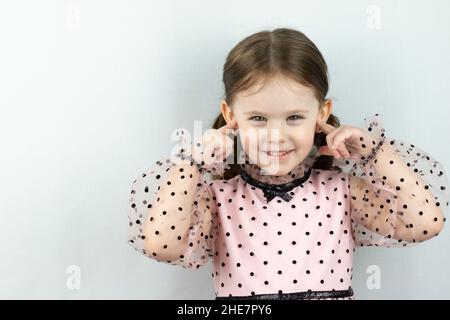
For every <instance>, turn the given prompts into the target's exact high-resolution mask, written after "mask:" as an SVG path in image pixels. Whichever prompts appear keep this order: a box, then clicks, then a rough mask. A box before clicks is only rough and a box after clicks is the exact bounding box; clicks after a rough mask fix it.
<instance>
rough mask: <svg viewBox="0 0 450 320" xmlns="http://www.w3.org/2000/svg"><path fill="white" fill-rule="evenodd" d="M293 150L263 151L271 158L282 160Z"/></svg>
mask: <svg viewBox="0 0 450 320" xmlns="http://www.w3.org/2000/svg"><path fill="white" fill-rule="evenodd" d="M293 151H294V150H283V151H264V153H265V154H267V155H268V156H269V157H270V158H271V159H275V160H284V159H287V158H288V157H289V155H290V154H291V153H292V152H293Z"/></svg>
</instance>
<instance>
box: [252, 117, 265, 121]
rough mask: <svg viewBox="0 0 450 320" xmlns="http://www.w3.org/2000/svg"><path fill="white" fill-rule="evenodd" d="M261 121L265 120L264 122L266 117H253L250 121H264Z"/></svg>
mask: <svg viewBox="0 0 450 320" xmlns="http://www.w3.org/2000/svg"><path fill="white" fill-rule="evenodd" d="M259 119H263V120H264V117H261V116H253V117H250V119H249V120H255V121H262V120H259Z"/></svg>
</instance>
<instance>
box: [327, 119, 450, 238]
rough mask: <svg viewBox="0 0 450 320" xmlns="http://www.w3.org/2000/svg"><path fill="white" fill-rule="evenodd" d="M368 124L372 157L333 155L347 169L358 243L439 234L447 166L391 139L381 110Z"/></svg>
mask: <svg viewBox="0 0 450 320" xmlns="http://www.w3.org/2000/svg"><path fill="white" fill-rule="evenodd" d="M366 123H367V131H366V133H367V134H369V135H370V136H371V137H373V141H366V142H367V143H368V144H369V145H370V146H371V148H369V150H368V155H369V156H366V157H364V158H360V159H342V160H338V159H334V161H335V165H336V166H337V167H340V169H341V170H342V171H344V172H346V173H348V182H349V198H350V199H349V202H350V213H351V219H352V231H353V237H354V239H355V244H356V245H357V246H383V247H402V246H411V245H415V244H418V243H420V242H423V241H425V240H428V239H431V238H433V237H435V236H437V235H438V234H439V233H440V232H441V230H442V228H443V225H444V222H445V216H446V214H447V211H448V204H449V199H450V193H449V182H448V179H447V176H446V174H445V170H444V168H443V166H442V165H441V164H440V163H439V162H438V161H436V160H435V159H434V158H433V157H431V156H430V155H429V154H427V153H426V152H424V151H423V150H421V149H419V148H418V147H416V146H415V145H413V144H410V143H407V142H404V141H398V140H394V139H390V138H387V137H386V136H385V134H384V132H385V129H384V128H383V122H382V119H381V117H380V116H378V114H377V115H375V116H374V117H371V118H369V119H368V120H366ZM366 142H364V143H366Z"/></svg>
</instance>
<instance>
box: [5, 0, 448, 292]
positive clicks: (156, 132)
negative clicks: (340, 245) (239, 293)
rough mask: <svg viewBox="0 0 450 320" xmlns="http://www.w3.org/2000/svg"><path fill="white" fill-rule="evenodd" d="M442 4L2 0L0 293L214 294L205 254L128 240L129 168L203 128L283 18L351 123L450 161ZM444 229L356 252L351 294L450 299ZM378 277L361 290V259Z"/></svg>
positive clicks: (364, 276) (134, 171) (364, 273)
mask: <svg viewBox="0 0 450 320" xmlns="http://www.w3.org/2000/svg"><path fill="white" fill-rule="evenodd" d="M449 11H450V3H449V2H448V1H444V0H442V1H406V0H404V1H376V0H374V1H362V0H358V1H356V0H352V1H340V2H338V1H314V2H313V1H284V0H278V1H261V0H259V1H235V0H227V1H143V0H141V1H138V0H132V1H130V0H129V1H118V0H115V1H113V0H101V1H100V0H89V1H87V0H86V1H81V0H78V1H75V0H73V1H72V0H71V1H69V0H65V1H62V0H53V1H50V0H46V1H44V0H41V1H32V0H29V1H24V0H21V1H19V0H15V1H13V0H10V1H7V0H2V1H1V3H0V40H1V42H0V46H1V49H0V108H1V113H0V139H1V152H0V218H1V222H0V240H1V241H0V257H1V258H0V259H1V263H0V298H3V299H15V298H21V299H103V298H110V299H183V298H186V299H212V298H213V297H214V294H213V293H214V291H213V287H212V277H211V272H212V268H211V264H209V265H207V266H206V267H203V268H201V269H199V270H187V269H182V268H181V267H174V266H170V265H166V264H162V263H158V262H156V261H154V260H151V259H148V258H146V257H144V256H142V255H140V254H138V253H137V252H135V251H134V250H133V248H132V247H130V246H129V245H128V244H127V243H126V238H127V227H128V226H127V224H128V221H127V206H128V197H129V191H130V187H131V183H132V181H133V180H134V178H135V177H136V176H137V175H139V174H140V173H141V172H143V171H144V170H145V169H146V168H148V167H149V165H151V164H152V163H153V162H154V161H156V160H157V159H159V158H160V157H162V156H164V155H165V154H166V153H167V152H169V151H170V149H171V147H172V144H173V142H172V141H171V140H170V134H171V133H172V132H173V131H174V130H175V129H176V128H179V127H185V128H191V129H192V128H193V122H194V120H203V121H205V123H206V124H208V125H210V124H211V122H212V120H213V119H214V118H215V116H216V115H217V114H218V112H219V102H220V99H221V98H222V94H223V87H222V82H221V78H222V67H223V63H224V62H225V57H226V55H227V53H228V52H229V50H231V48H232V47H233V46H234V45H235V44H236V43H237V42H238V41H239V40H241V39H242V38H244V37H245V36H247V35H250V34H252V33H254V32H257V31H261V30H264V29H273V28H276V27H292V28H296V29H298V30H301V31H303V32H304V33H305V34H306V35H307V36H309V37H310V38H311V39H312V40H313V41H314V42H315V43H316V44H317V46H318V47H319V49H320V50H321V51H322V53H323V54H324V56H325V58H326V60H327V62H328V65H329V71H330V78H331V83H330V85H331V88H330V94H329V97H331V98H334V102H335V104H334V113H335V114H336V115H337V116H339V117H340V119H341V121H342V122H343V123H346V124H350V125H355V126H363V124H364V123H363V118H364V117H365V116H367V115H370V114H374V113H376V112H379V113H380V114H381V115H382V116H383V119H384V121H385V127H386V134H387V135H389V136H391V137H394V138H397V139H403V140H406V141H408V142H411V143H414V144H416V145H417V146H419V147H421V148H422V149H424V150H425V151H427V152H428V153H430V154H431V155H432V156H433V157H435V158H436V159H438V160H439V161H441V162H442V164H443V165H444V167H445V168H446V169H447V170H450V151H449V142H450V139H449V137H450V134H449V133H450V132H449V123H450V111H449V103H448V99H447V94H448V93H449V91H450V90H449V89H450V62H449V58H448V57H449V56H450V43H449V39H450V20H449V19H448V12H449ZM449 240H450V232H449V230H448V226H446V228H445V229H444V231H443V232H442V234H441V235H440V236H439V237H437V238H434V239H432V240H430V241H428V242H426V243H423V244H420V245H419V246H416V247H412V248H403V249H379V248H378V249H374V248H363V249H357V251H356V256H355V265H354V277H353V286H354V289H355V293H356V297H357V298H358V299H369V298H374V299H380V298H387V299H394V298H405V299H417V298H425V299H429V298H437V299H444V298H445V299H448V298H450V289H449V288H450V276H449V275H448V270H449V267H448V266H449V263H450V251H449ZM373 266H374V267H375V268H379V271H380V272H381V288H380V289H370V288H369V286H368V285H367V281H368V279H370V276H371V274H370V272H369V273H368V270H369V271H370V268H372V267H373Z"/></svg>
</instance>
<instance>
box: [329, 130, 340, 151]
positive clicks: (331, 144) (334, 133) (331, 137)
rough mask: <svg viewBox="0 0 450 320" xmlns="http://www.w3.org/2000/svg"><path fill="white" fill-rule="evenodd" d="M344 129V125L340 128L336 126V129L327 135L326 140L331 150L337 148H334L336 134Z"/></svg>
mask: <svg viewBox="0 0 450 320" xmlns="http://www.w3.org/2000/svg"><path fill="white" fill-rule="evenodd" d="M343 129H344V127H338V128H334V131H332V132H330V133H329V134H327V135H326V137H325V140H326V141H327V145H328V148H329V149H330V150H331V151H335V150H336V148H333V141H334V139H335V136H336V135H337V134H338V133H339V132H341V131H342V130H343Z"/></svg>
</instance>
